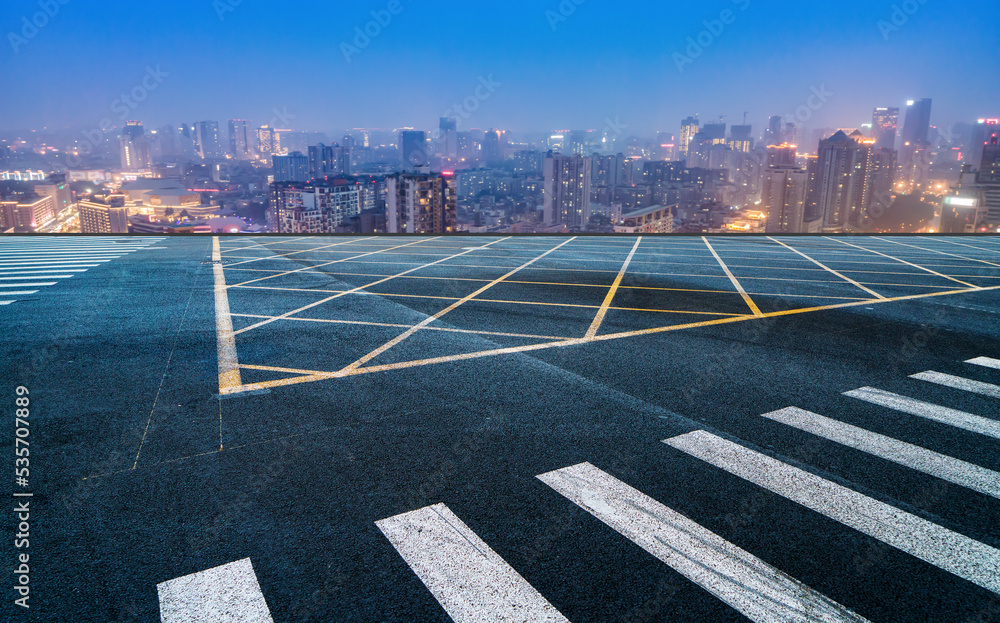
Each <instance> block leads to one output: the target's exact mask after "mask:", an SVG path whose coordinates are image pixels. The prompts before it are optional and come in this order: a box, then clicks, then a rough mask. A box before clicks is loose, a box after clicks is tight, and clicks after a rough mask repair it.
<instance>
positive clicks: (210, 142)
mask: <svg viewBox="0 0 1000 623" xmlns="http://www.w3.org/2000/svg"><path fill="white" fill-rule="evenodd" d="M194 128H195V133H196V137H195V152H196V153H197V154H198V157H199V158H201V159H202V160H208V159H211V158H219V157H221V156H222V146H221V144H220V142H219V122H218V121H199V122H198V123H196V124H194Z"/></svg>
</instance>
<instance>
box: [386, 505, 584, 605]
mask: <svg viewBox="0 0 1000 623" xmlns="http://www.w3.org/2000/svg"><path fill="white" fill-rule="evenodd" d="M375 525H376V526H378V529H379V530H381V531H382V534H384V535H385V537H386V538H387V539H389V541H390V542H391V543H392V546H393V547H395V548H396V551H397V552H399V555H400V556H402V557H403V560H405V561H406V564H408V565H409V566H410V569H412V570H413V572H414V573H415V574H417V577H419V578H420V581H421V582H423V583H424V585H425V586H426V587H427V588H428V590H430V592H431V594H433V595H434V598H435V599H437V600H438V603H440V604H441V607H443V608H444V610H445V612H447V613H448V615H449V616H450V617H451V618H452V620H453V621H455V623H529V622H530V623H536V622H537V623H569V622H568V620H567V619H566V617H564V616H563V615H562V614H560V613H559V611H558V610H556V609H555V607H554V606H553V605H552V604H550V603H549V602H548V601H547V600H546V599H545V598H544V597H542V596H541V595H540V594H539V593H538V591H536V590H535V589H534V588H533V587H532V586H531V585H530V584H528V581H527V580H525V579H524V578H523V577H522V576H521V575H520V574H519V573H518V572H517V571H515V570H514V569H513V568H511V566H510V565H508V564H507V562H506V561H504V559H503V558H501V557H500V555H499V554H497V553H496V552H494V551H493V550H492V549H490V547H489V546H488V545H487V544H486V543H484V542H483V540H482V539H480V538H479V537H478V536H477V535H476V533H475V532H473V531H472V530H471V529H469V527H468V526H467V525H465V524H464V523H463V522H462V520H461V519H459V518H458V517H457V516H455V514H454V513H452V512H451V511H450V510H449V509H448V507H447V506H445V505H444V504H437V505H434V506H428V507H426V508H422V509H420V510H416V511H413V512H411V513H405V514H403V515H397V516H395V517H390V518H388V519H383V520H381V521H377V522H375Z"/></svg>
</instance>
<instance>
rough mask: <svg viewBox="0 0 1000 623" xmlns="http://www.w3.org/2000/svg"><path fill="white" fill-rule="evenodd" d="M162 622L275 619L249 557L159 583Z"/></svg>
mask: <svg viewBox="0 0 1000 623" xmlns="http://www.w3.org/2000/svg"><path fill="white" fill-rule="evenodd" d="M156 592H157V594H158V595H159V598H160V621H161V623H274V620H273V619H272V618H271V611H270V610H268V608H267V602H266V601H265V600H264V594H263V593H262V592H261V590H260V584H259V583H258V582H257V574H255V573H254V571H253V564H252V563H251V562H250V559H249V558H244V559H243V560H239V561H237V562H233V563H229V564H228V565H222V566H221V567H216V568H214V569H209V570H208V571H202V572H200V573H193V574H191V575H186V576H184V577H181V578H177V579H175V580H170V581H169V582H163V583H161V584H157V585H156Z"/></svg>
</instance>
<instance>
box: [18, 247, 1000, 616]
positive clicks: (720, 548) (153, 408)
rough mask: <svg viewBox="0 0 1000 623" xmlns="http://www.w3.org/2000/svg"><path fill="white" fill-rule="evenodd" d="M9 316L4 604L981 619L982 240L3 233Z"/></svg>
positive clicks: (997, 321)
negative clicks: (24, 592)
mask: <svg viewBox="0 0 1000 623" xmlns="http://www.w3.org/2000/svg"><path fill="white" fill-rule="evenodd" d="M0 319H2V323H0V324H2V329H0V331H2V335H3V340H2V342H0V344H2V346H0V352H2V355H3V357H2V363H0V365H2V369H0V379H2V385H0V391H2V392H3V393H2V395H0V403H2V404H6V405H7V406H6V407H5V409H6V412H7V413H8V414H9V416H8V417H5V418H4V421H5V422H6V423H7V424H6V425H5V426H6V430H5V431H4V432H3V435H2V437H0V438H2V439H3V448H4V450H3V453H4V454H3V456H4V457H5V458H4V459H3V464H5V465H8V466H9V467H10V469H11V472H13V468H14V460H15V451H16V450H17V449H18V448H20V447H21V446H15V437H16V434H15V428H16V426H15V424H14V417H13V415H14V410H15V398H16V394H15V388H16V387H18V386H23V387H26V388H27V389H28V390H29V391H30V418H29V421H30V425H29V426H28V428H29V431H30V435H29V436H28V437H27V440H28V441H29V442H30V477H29V478H28V481H27V482H23V483H18V482H17V481H16V480H15V478H14V474H13V473H11V475H10V477H9V478H8V479H5V481H6V482H9V483H10V485H9V486H8V487H7V491H8V492H10V493H15V494H16V493H21V494H25V493H31V494H32V497H30V498H27V497H26V496H21V497H18V498H13V497H11V498H10V502H9V504H8V505H9V506H10V508H11V509H12V508H14V507H15V505H16V504H17V503H20V502H21V501H23V500H25V499H28V500H30V508H31V512H30V549H28V550H17V549H15V548H14V534H15V532H16V530H17V529H18V522H17V521H16V520H15V515H14V514H13V513H10V512H9V510H10V509H8V511H6V512H5V513H4V514H5V515H6V516H7V517H8V519H7V520H6V521H5V534H6V535H7V536H6V537H5V538H4V541H5V544H4V550H5V552H7V554H6V555H5V559H4V561H3V567H4V568H5V569H12V568H13V567H14V566H15V564H16V561H15V556H16V555H17V554H19V553H24V552H25V551H28V552H30V560H31V565H30V567H31V572H30V591H31V592H30V606H31V608H30V610H29V611H25V610H24V609H23V608H20V607H17V606H15V605H14V600H15V599H16V598H17V597H18V594H17V593H16V592H15V591H14V585H15V583H16V582H17V581H18V576H14V575H11V574H10V573H9V571H8V573H6V574H4V577H6V578H7V579H6V580H5V582H6V583H7V586H5V587H4V588H3V594H4V595H5V598H4V604H3V610H2V611H3V612H4V613H7V614H4V615H3V619H4V620H11V621H21V620H25V621H60V622H62V621H73V622H76V623H89V622H111V621H122V622H140V621H141V622H147V621H148V622H153V621H163V623H180V622H185V623H189V622H193V621H213V622H216V623H219V622H221V623H229V622H231V621H232V622H235V621H274V622H276V623H285V622H293V621H296V622H297V621H302V622H310V621H316V622H320V621H322V622H333V621H338V622H340V621H356V622H365V623H369V622H379V623H390V622H391V623H396V622H399V623H402V622H414V621H420V622H446V621H456V622H460V623H461V622H467V621H468V622H471V621H476V622H494V621H496V622H500V621H531V622H536V621H552V622H559V621H572V622H573V623H608V622H619V621H620V622H644V621H648V622H653V621H671V622H678V623H680V622H692V623H694V622H706V621H711V622H713V623H728V622H736V621H748V620H749V621H831V622H832V621H865V620H868V621H873V622H892V623H918V622H920V623H926V622H938V621H940V622H949V623H956V622H957V623H980V622H996V621H1000V474H998V472H1000V450H998V448H1000V239H998V238H996V237H979V238H918V237H907V238H897V237H892V238H888V237H885V238H832V237H831V238H775V239H771V238H763V237H760V238H758V237H754V238H709V239H702V238H698V237H676V238H659V237H647V238H642V239H637V238H634V237H632V238H628V237H621V238H590V237H580V238H572V239H570V238H501V237H494V238H483V237H468V238H454V237H447V238H430V237H428V238H388V237H383V238H373V237H351V238H247V237H222V238H212V237H185V238H176V239H163V238H92V237H68V238H21V237H5V238H3V239H0ZM22 428H23V426H22ZM8 616H9V617H10V618H8Z"/></svg>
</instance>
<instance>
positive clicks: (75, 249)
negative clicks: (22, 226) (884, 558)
mask: <svg viewBox="0 0 1000 623" xmlns="http://www.w3.org/2000/svg"><path fill="white" fill-rule="evenodd" d="M163 240H164V238H129V239H122V238H119V239H113V238H69V237H59V238H23V237H17V236H14V237H9V238H4V239H0V297H3V299H4V300H3V301H0V305H4V306H6V305H12V304H14V303H16V302H18V301H19V300H23V299H19V298H15V297H21V296H28V295H29V294H36V293H37V292H38V290H31V291H27V290H23V288H41V287H49V286H54V285H56V284H57V283H58V281H49V280H53V279H55V280H61V279H71V278H73V277H74V276H79V275H81V274H83V273H85V272H87V271H88V270H90V269H92V268H98V267H100V266H101V265H103V264H106V263H108V262H111V261H114V260H116V259H119V258H122V257H124V256H126V255H129V254H131V253H135V252H137V251H141V250H144V249H147V248H149V247H151V246H153V245H155V244H156V243H158V242H162V241H163ZM26 282H32V283H26ZM14 287H17V288H22V290H20V291H17V292H13V291H8V290H7V288H14Z"/></svg>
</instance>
